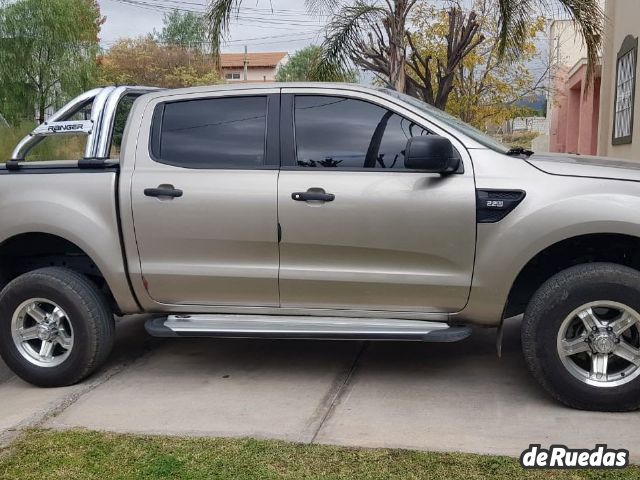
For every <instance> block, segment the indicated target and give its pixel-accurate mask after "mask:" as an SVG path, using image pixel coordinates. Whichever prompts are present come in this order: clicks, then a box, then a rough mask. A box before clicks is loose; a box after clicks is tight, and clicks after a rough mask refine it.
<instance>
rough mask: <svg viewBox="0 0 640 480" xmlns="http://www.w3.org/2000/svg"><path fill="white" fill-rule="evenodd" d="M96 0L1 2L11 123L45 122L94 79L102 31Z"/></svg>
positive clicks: (0, 86)
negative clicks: (52, 110)
mask: <svg viewBox="0 0 640 480" xmlns="http://www.w3.org/2000/svg"><path fill="white" fill-rule="evenodd" d="M102 22H103V19H102V17H101V16H100V9H99V7H98V4H97V1H96V0H18V1H16V2H9V1H8V0H0V100H1V105H2V110H3V112H2V113H3V114H4V115H5V117H6V119H7V120H8V121H9V122H11V123H16V122H18V121H19V120H20V119H32V118H33V114H34V111H35V112H37V118H38V121H39V122H40V123H42V122H44V117H45V112H46V110H47V109H48V108H49V107H54V108H55V107H59V106H61V104H62V103H64V102H65V101H67V100H68V99H69V98H70V97H73V96H75V95H77V94H78V93H80V92H82V91H84V90H86V89H87V88H88V87H90V86H91V85H92V84H93V83H94V82H95V76H96V63H95V59H96V55H97V53H98V50H99V47H98V33H99V31H100V25H101V24H102Z"/></svg>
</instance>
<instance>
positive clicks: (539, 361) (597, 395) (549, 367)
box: [522, 263, 640, 412]
mask: <svg viewBox="0 0 640 480" xmlns="http://www.w3.org/2000/svg"><path fill="white" fill-rule="evenodd" d="M638 312H640V272H638V271H637V270H634V269H632V268H629V267H625V266H622V265H616V264H612V263H590V264H584V265H578V266H575V267H571V268H568V269H567V270H564V271H562V272H560V273H558V274H557V275H555V276H553V277H551V278H550V279H549V280H548V281H547V282H545V283H544V284H543V285H542V286H541V287H540V288H539V289H538V291H537V292H536V293H535V294H534V295H533V298H532V299H531V301H530V303H529V305H528V306H527V309H526V311H525V315H524V319H523V324H522V346H523V352H524V358H525V361H526V363H527V366H528V368H529V370H530V371H531V373H532V374H533V376H534V377H535V378H536V380H537V381H538V382H539V383H540V384H541V385H542V387H544V389H545V390H546V391H547V392H549V393H550V394H551V395H552V396H553V397H554V398H555V399H557V400H558V401H560V402H562V403H564V404H565V405H567V406H570V407H573V408H578V409H583V410H598V411H609V412H621V411H630V410H636V409H638V408H640V338H639V337H640V335H639V332H640V329H639V327H640V313H638ZM623 315H625V317H623ZM594 318H595V320H594ZM618 320H620V322H619V323H616V321H618ZM623 321H624V323H623ZM631 322H633V323H631ZM628 324H630V326H628V327H626V330H624V331H623V332H622V333H620V334H619V335H618V334H617V332H619V331H621V330H622V328H623V327H625V326H627V325H628ZM589 326H591V327H590V328H589ZM627 346H629V347H630V348H633V350H629V351H631V352H633V351H635V352H636V353H638V355H639V356H638V357H634V354H633V353H632V354H631V357H630V358H631V359H632V360H634V359H635V361H631V360H626V359H625V358H622V357H620V356H619V355H618V354H620V355H625V356H628V355H629V354H627V353H625V352H624V351H622V350H623V347H624V348H626V347H627ZM621 349H622V350H621ZM572 352H577V353H572ZM604 357H607V360H606V361H603V360H598V359H603V358H604Z"/></svg>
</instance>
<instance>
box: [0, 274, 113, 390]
mask: <svg viewBox="0 0 640 480" xmlns="http://www.w3.org/2000/svg"><path fill="white" fill-rule="evenodd" d="M44 314H46V315H44ZM38 319H39V320H41V321H38ZM43 319H44V320H43ZM35 335H37V337H34V336H35ZM41 335H42V336H41ZM114 336H115V325H114V320H113V315H112V312H111V310H110V308H109V306H108V304H107V301H106V299H105V297H104V296H103V295H102V293H101V292H100V291H99V290H98V289H97V287H96V286H95V285H94V284H93V283H91V281H90V280H89V279H88V278H87V277H85V276H84V275H81V274H79V273H77V272H74V271H73V270H69V269H66V268H59V267H48V268H42V269H38V270H34V271H32V272H28V273H25V274H24V275H21V276H19V277H18V278H16V279H14V280H13V281H11V282H10V283H9V284H8V285H7V286H6V287H5V288H4V289H3V290H2V292H1V293H0V355H1V356H2V359H3V360H4V361H5V363H6V364H7V366H8V367H9V368H10V369H11V370H12V371H13V372H14V373H15V374H16V375H18V376H19V377H20V378H22V379H23V380H25V381H27V382H29V383H31V384H33V385H37V386H40V387H63V386H68V385H73V384H75V383H78V382H79V381H81V380H83V379H84V378H86V377H87V376H88V375H90V374H91V373H92V372H93V371H94V370H95V369H96V368H98V367H99V366H100V365H101V364H102V363H103V362H104V361H105V360H106V359H107V357H108V355H109V353H110V351H111V348H112V346H113V340H114ZM31 337H34V338H31ZM29 338H31V339H29ZM27 339H29V340H27ZM45 343H46V344H47V347H46V348H45V347H43V345H44V344H45ZM43 348H45V349H44V350H42V349H43ZM43 353H44V354H45V355H44V356H43Z"/></svg>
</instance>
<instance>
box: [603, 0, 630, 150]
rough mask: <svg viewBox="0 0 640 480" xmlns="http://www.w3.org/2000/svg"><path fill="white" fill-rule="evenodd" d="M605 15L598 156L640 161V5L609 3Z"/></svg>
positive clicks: (624, 0) (623, 0)
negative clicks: (639, 89) (639, 92)
mask: <svg viewBox="0 0 640 480" xmlns="http://www.w3.org/2000/svg"><path fill="white" fill-rule="evenodd" d="M605 13H606V16H607V27H606V29H605V36H604V38H603V55H602V57H603V61H602V86H601V91H600V121H599V134H598V154H600V155H606V156H610V157H619V158H628V159H633V160H638V161H640V106H639V105H638V101H637V98H638V97H636V88H637V80H638V79H637V76H638V61H637V59H638V37H639V36H640V23H638V18H640V2H638V0H608V1H607V4H606V8H605Z"/></svg>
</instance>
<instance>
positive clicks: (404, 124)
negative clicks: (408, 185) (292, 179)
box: [295, 96, 429, 169]
mask: <svg viewBox="0 0 640 480" xmlns="http://www.w3.org/2000/svg"><path fill="white" fill-rule="evenodd" d="M295 130H296V148H297V163H298V166H299V167H310V168H358V169H360V168H393V169H403V168H404V150H405V147H406V145H407V140H408V139H409V138H411V137H415V136H420V135H428V134H429V132H428V131H426V130H425V129H423V128H422V127H420V126H418V125H416V124H415V123H414V122H412V121H411V120H407V119H406V118H404V117H401V116H400V115H397V114H395V113H393V112H391V111H389V110H386V109H385V108H382V107H379V106H377V105H373V104H372V103H368V102H364V101H362V100H354V99H348V98H340V97H321V96H296V98H295Z"/></svg>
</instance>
